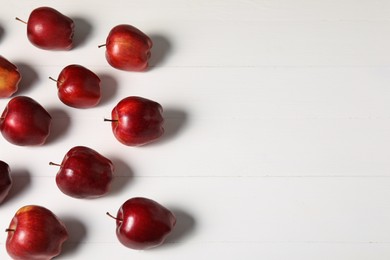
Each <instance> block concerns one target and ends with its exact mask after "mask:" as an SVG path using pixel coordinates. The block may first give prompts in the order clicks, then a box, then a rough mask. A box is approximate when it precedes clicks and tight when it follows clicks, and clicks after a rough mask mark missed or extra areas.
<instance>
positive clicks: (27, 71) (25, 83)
mask: <svg viewBox="0 0 390 260" xmlns="http://www.w3.org/2000/svg"><path fill="white" fill-rule="evenodd" d="M15 65H16V67H18V70H19V72H20V74H21V76H22V78H21V80H20V83H19V87H18V92H17V93H18V95H20V94H23V93H24V92H27V91H28V90H29V89H30V88H31V87H32V86H33V85H34V83H35V82H37V81H38V80H39V75H38V72H37V71H36V70H35V69H34V68H33V67H32V66H31V65H29V64H27V63H24V62H15Z"/></svg>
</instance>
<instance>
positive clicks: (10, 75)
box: [0, 56, 22, 98]
mask: <svg viewBox="0 0 390 260" xmlns="http://www.w3.org/2000/svg"><path fill="white" fill-rule="evenodd" d="M21 78H22V76H21V74H20V72H19V70H18V67H17V66H16V65H14V64H13V63H11V62H10V61H8V60H7V59H6V58H4V57H3V56H0V98H7V97H10V96H12V95H13V94H14V93H15V92H16V91H17V90H18V88H19V83H20V80H21Z"/></svg>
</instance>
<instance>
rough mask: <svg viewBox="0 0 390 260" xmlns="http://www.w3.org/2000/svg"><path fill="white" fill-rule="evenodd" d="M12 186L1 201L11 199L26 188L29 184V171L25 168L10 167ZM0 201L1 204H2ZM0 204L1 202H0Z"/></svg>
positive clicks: (5, 201)
mask: <svg viewBox="0 0 390 260" xmlns="http://www.w3.org/2000/svg"><path fill="white" fill-rule="evenodd" d="M11 178H12V186H11V189H10V191H9V193H8V196H7V197H6V198H5V200H4V201H3V203H8V202H10V201H12V200H13V199H15V198H17V197H18V196H20V195H21V194H22V193H24V192H25V191H26V190H27V187H28V186H29V185H30V184H31V176H30V172H28V171H27V170H25V169H12V168H11ZM3 203H2V204H3ZM0 205H1V204H0Z"/></svg>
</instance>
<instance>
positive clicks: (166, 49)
mask: <svg viewBox="0 0 390 260" xmlns="http://www.w3.org/2000/svg"><path fill="white" fill-rule="evenodd" d="M149 37H150V39H151V40H152V42H153V47H152V49H151V53H152V55H151V56H150V60H149V68H154V67H158V66H160V65H161V64H162V63H163V62H164V61H165V59H166V58H167V56H168V54H169V53H170V52H171V50H172V43H171V42H170V41H169V39H168V38H167V37H166V36H164V35H161V34H153V33H152V34H150V35H149Z"/></svg>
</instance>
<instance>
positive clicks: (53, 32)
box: [16, 6, 74, 50]
mask: <svg viewBox="0 0 390 260" xmlns="http://www.w3.org/2000/svg"><path fill="white" fill-rule="evenodd" d="M16 19H17V20H20V19H19V18H16ZM20 21H21V20H20ZM73 35H74V22H73V20H72V19H71V18H69V17H67V16H65V15H63V14H62V13H60V12H59V11H57V10H55V9H53V8H51V7H46V6H45V7H39V8H36V9H34V10H33V11H32V12H31V14H30V16H29V18H28V21H27V38H28V39H29V41H30V42H31V43H32V44H33V45H35V46H36V47H38V48H41V49H45V50H69V49H71V48H72V47H73Z"/></svg>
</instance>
